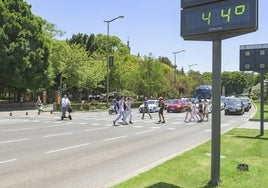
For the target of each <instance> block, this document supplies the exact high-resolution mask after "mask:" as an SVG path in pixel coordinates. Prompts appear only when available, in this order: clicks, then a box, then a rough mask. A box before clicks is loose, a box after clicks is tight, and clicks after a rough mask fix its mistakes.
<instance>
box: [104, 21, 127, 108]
mask: <svg viewBox="0 0 268 188" xmlns="http://www.w3.org/2000/svg"><path fill="white" fill-rule="evenodd" d="M118 18H124V16H118V17H116V18H113V19H111V20H104V22H105V23H107V44H106V53H107V75H106V105H107V108H108V105H109V96H108V95H109V54H110V53H109V52H110V51H109V32H110V31H109V29H110V28H109V24H110V22H113V21H115V20H117V19H118Z"/></svg>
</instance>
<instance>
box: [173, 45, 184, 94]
mask: <svg viewBox="0 0 268 188" xmlns="http://www.w3.org/2000/svg"><path fill="white" fill-rule="evenodd" d="M181 52H185V50H180V51H177V52H172V53H173V54H174V89H176V69H177V64H176V55H177V54H178V53H181Z"/></svg>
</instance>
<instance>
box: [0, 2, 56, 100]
mask: <svg viewBox="0 0 268 188" xmlns="http://www.w3.org/2000/svg"><path fill="white" fill-rule="evenodd" d="M42 24H43V20H42V19H40V18H39V17H36V16H34V15H33V14H32V13H31V9H30V6H29V5H28V4H27V3H26V2H24V1H23V0H13V1H0V39H1V44H0V54H1V56H0V61H1V68H0V87H1V88H8V89H12V90H14V91H16V92H17V93H21V92H22V91H24V90H25V89H36V88H47V87H49V86H50V85H51V78H50V76H51V74H50V73H49V72H48V69H49V66H50V64H49V61H48V57H49V48H48V46H47V44H46V42H45V36H44V32H43V29H42ZM18 98H19V94H18Z"/></svg>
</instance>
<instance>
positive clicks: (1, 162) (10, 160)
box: [0, 159, 17, 164]
mask: <svg viewBox="0 0 268 188" xmlns="http://www.w3.org/2000/svg"><path fill="white" fill-rule="evenodd" d="M16 160H17V159H9V160H5V161H0V164H3V163H8V162H13V161H16Z"/></svg>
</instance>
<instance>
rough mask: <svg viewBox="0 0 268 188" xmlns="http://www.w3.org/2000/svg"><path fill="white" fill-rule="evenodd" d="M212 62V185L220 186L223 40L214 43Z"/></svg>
mask: <svg viewBox="0 0 268 188" xmlns="http://www.w3.org/2000/svg"><path fill="white" fill-rule="evenodd" d="M212 52H213V60H212V61H213V62H212V100H213V102H212V109H213V110H212V132H211V138H212V139H211V142H212V143H211V152H212V154H211V180H210V182H209V184H210V185H213V186H215V185H220V141H221V110H220V109H221V108H220V102H221V40H215V41H213V51H212Z"/></svg>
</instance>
